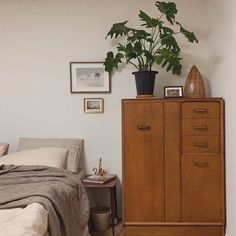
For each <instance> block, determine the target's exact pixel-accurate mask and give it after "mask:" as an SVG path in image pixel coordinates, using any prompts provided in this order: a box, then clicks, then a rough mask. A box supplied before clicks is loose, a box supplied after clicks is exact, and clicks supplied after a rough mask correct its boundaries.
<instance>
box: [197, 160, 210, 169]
mask: <svg viewBox="0 0 236 236" xmlns="http://www.w3.org/2000/svg"><path fill="white" fill-rule="evenodd" d="M194 166H196V167H199V168H209V163H208V162H207V161H195V162H194Z"/></svg>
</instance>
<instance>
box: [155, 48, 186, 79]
mask: <svg viewBox="0 0 236 236" xmlns="http://www.w3.org/2000/svg"><path fill="white" fill-rule="evenodd" d="M155 59H156V60H155V61H156V63H157V64H159V63H160V64H162V67H165V66H167V68H166V71H170V70H172V74H173V75H180V74H181V70H182V65H181V63H180V61H181V60H182V58H181V57H180V54H179V52H174V51H172V50H168V49H166V48H163V49H161V50H160V51H159V55H158V56H157V57H156V58H155Z"/></svg>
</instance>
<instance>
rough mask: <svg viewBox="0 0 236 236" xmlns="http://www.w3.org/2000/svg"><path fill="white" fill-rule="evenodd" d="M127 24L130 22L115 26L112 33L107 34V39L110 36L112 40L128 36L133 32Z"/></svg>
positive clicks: (111, 30)
mask: <svg viewBox="0 0 236 236" xmlns="http://www.w3.org/2000/svg"><path fill="white" fill-rule="evenodd" d="M127 22H128V21H124V22H120V23H115V24H113V26H112V27H111V29H110V31H109V32H108V33H107V36H106V38H107V37H108V36H110V37H111V38H113V37H114V38H117V37H118V36H123V35H127V34H128V32H129V31H130V30H131V29H130V28H128V27H127V26H125V25H126V24H127Z"/></svg>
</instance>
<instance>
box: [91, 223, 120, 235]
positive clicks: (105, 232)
mask: <svg viewBox="0 0 236 236" xmlns="http://www.w3.org/2000/svg"><path fill="white" fill-rule="evenodd" d="M90 234H91V236H112V230H111V228H109V229H108V230H106V231H96V232H95V231H94V230H91V232H90ZM115 235H116V236H122V235H123V234H122V224H121V222H119V223H118V224H117V225H116V227H115Z"/></svg>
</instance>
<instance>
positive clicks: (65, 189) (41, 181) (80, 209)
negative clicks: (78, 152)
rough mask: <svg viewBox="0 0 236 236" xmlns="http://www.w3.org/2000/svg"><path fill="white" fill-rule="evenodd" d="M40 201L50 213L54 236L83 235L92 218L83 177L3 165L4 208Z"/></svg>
mask: <svg viewBox="0 0 236 236" xmlns="http://www.w3.org/2000/svg"><path fill="white" fill-rule="evenodd" d="M33 202H38V203H40V204H42V205H43V206H44V208H45V209H46V210H47V211H48V213H49V221H48V231H49V234H50V235H51V236H82V235H83V231H84V228H85V226H86V224H87V221H88V217H89V206H88V199H87V195H86V192H85V189H84V187H83V185H82V183H81V181H80V180H79V178H78V177H77V176H76V175H74V174H72V173H71V172H69V171H67V170H62V169H58V168H53V167H46V166H13V165H0V209H7V208H15V207H22V208H23V207H26V206H27V205H29V204H31V203H33Z"/></svg>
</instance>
